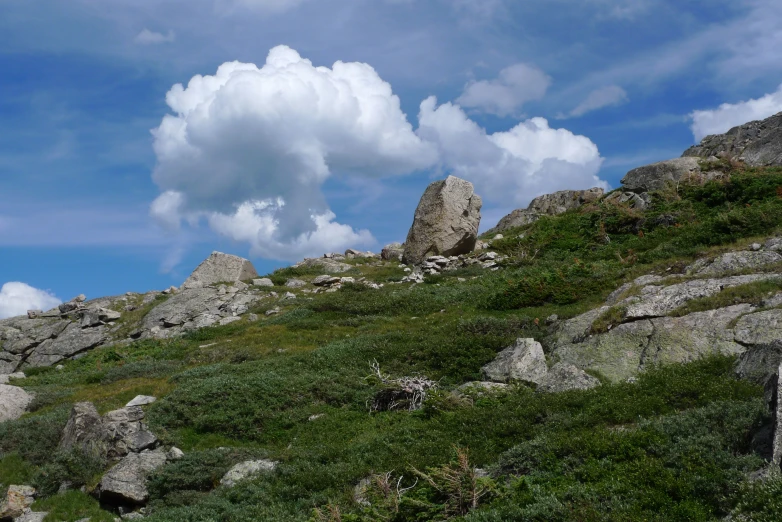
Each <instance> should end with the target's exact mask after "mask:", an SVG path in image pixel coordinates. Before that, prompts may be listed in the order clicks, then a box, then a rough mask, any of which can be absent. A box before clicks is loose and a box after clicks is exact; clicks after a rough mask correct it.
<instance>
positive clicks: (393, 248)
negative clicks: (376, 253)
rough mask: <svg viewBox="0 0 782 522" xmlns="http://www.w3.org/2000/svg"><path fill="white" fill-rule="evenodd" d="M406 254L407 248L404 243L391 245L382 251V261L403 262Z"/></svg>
mask: <svg viewBox="0 0 782 522" xmlns="http://www.w3.org/2000/svg"><path fill="white" fill-rule="evenodd" d="M404 253H405V246H404V245H403V244H402V243H389V244H387V245H386V246H384V247H383V250H381V251H380V259H383V260H384V261H401V260H402V256H403V255H404Z"/></svg>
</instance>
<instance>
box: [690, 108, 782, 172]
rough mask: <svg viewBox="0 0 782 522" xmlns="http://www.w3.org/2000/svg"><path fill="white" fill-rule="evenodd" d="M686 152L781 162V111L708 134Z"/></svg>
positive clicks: (752, 161) (751, 161)
mask: <svg viewBox="0 0 782 522" xmlns="http://www.w3.org/2000/svg"><path fill="white" fill-rule="evenodd" d="M683 156H686V157H689V156H699V157H702V158H708V157H710V156H717V157H723V158H736V159H738V160H740V161H743V162H744V163H746V164H747V165H750V166H754V167H760V166H769V165H782V112H779V113H777V114H775V115H774V116H771V117H770V118H766V119H765V120H759V121H751V122H749V123H745V124H744V125H739V126H738V127H733V128H732V129H730V130H729V131H728V132H726V133H725V134H713V135H710V136H706V137H705V138H703V140H701V142H700V144H698V145H695V146H693V147H690V148H689V149H687V150H686V151H684V154H683Z"/></svg>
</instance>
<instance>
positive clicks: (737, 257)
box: [687, 250, 782, 276]
mask: <svg viewBox="0 0 782 522" xmlns="http://www.w3.org/2000/svg"><path fill="white" fill-rule="evenodd" d="M777 263H782V255H779V254H778V253H777V252H774V251H764V250H760V251H752V250H746V251H739V252H728V253H726V254H722V255H721V256H718V257H716V258H715V259H700V260H698V261H696V262H695V263H693V264H692V265H690V266H689V267H687V272H688V273H694V274H698V275H711V276H714V275H722V274H729V273H731V272H741V271H745V270H757V269H759V268H763V267H765V266H768V265H774V264H777Z"/></svg>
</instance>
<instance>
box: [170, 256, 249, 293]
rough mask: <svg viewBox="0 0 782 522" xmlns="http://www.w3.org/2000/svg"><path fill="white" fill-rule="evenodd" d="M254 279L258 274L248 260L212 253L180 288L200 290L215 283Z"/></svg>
mask: <svg viewBox="0 0 782 522" xmlns="http://www.w3.org/2000/svg"><path fill="white" fill-rule="evenodd" d="M256 277H258V272H256V271H255V267H254V266H253V264H252V263H251V262H250V261H249V260H247V259H244V258H242V257H239V256H232V255H231V254H224V253H222V252H212V254H211V255H210V256H209V257H207V258H206V259H205V260H204V261H202V262H201V264H200V265H198V267H197V268H196V269H195V270H194V271H193V273H192V274H190V277H188V278H187V279H186V280H185V282H184V284H183V285H182V287H183V288H201V287H204V286H207V285H214V284H217V283H235V282H237V281H248V280H250V279H254V278H256Z"/></svg>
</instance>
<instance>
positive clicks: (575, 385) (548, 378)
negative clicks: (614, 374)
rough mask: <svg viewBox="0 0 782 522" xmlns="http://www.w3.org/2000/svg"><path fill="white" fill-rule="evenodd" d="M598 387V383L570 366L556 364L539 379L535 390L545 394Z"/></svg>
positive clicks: (580, 370) (561, 363) (595, 379)
mask: <svg viewBox="0 0 782 522" xmlns="http://www.w3.org/2000/svg"><path fill="white" fill-rule="evenodd" d="M597 386H600V381H599V380H598V379H597V378H596V377H592V376H591V375H589V374H588V373H586V372H585V371H584V370H582V369H580V368H577V367H575V366H573V365H572V364H568V363H564V362H558V363H557V364H555V365H554V366H552V367H551V369H550V370H549V371H548V373H547V374H546V375H545V376H544V377H543V379H541V381H540V383H539V384H538V388H537V390H538V391H540V392H545V393H562V392H565V391H570V390H590V389H592V388H596V387H597Z"/></svg>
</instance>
